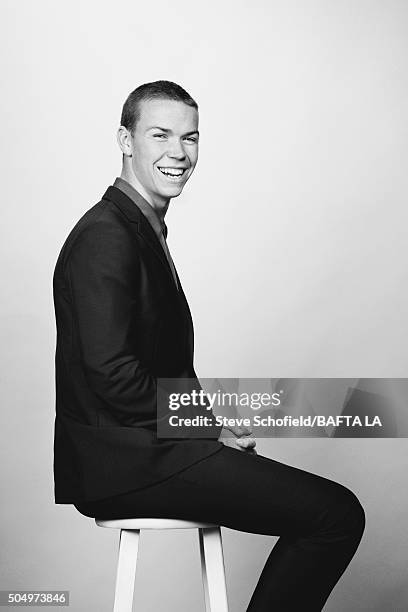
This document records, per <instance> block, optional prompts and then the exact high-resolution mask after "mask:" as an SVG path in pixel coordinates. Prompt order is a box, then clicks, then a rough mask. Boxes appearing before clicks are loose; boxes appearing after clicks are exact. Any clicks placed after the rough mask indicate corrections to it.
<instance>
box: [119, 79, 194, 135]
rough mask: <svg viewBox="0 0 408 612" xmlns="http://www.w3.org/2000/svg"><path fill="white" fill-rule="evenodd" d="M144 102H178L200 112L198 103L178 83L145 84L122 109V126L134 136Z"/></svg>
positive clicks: (132, 94) (157, 82) (134, 91)
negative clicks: (141, 104)
mask: <svg viewBox="0 0 408 612" xmlns="http://www.w3.org/2000/svg"><path fill="white" fill-rule="evenodd" d="M143 100H146V101H147V100H177V101H179V102H184V104H187V105H188V106H191V107H193V108H195V109H197V110H198V104H197V102H196V101H195V100H193V98H192V97H191V96H190V94H189V93H187V91H186V90H185V89H183V88H182V87H181V86H180V85H177V83H173V82H172V81H153V83H144V84H143V85H139V87H136V89H135V90H133V91H132V93H130V94H129V95H128V97H127V99H126V102H125V103H124V105H123V108H122V116H121V119H120V124H121V125H123V127H125V128H126V129H128V130H129V132H131V133H132V134H133V132H134V129H135V127H136V123H137V121H138V120H139V119H140V102H142V101H143Z"/></svg>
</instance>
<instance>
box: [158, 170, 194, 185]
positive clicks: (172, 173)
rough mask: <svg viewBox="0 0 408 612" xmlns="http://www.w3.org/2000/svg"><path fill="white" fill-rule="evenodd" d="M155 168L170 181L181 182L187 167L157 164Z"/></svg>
mask: <svg viewBox="0 0 408 612" xmlns="http://www.w3.org/2000/svg"><path fill="white" fill-rule="evenodd" d="M157 169H158V170H159V171H160V172H161V173H162V174H163V176H165V177H166V179H167V180H168V181H170V182H172V183H179V182H181V180H182V178H183V177H184V174H185V173H186V171H187V168H172V167H169V166H157Z"/></svg>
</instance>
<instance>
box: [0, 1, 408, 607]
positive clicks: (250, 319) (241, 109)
mask: <svg viewBox="0 0 408 612" xmlns="http://www.w3.org/2000/svg"><path fill="white" fill-rule="evenodd" d="M0 10H1V15H0V23H1V47H2V49H1V58H2V60H1V65H2V94H1V96H0V105H1V118H2V132H1V135H2V138H1V167H2V183H1V188H2V205H1V226H2V240H1V243H0V248H1V264H2V291H3V297H2V308H1V334H2V342H1V352H2V366H1V385H2V411H1V414H2V425H1V431H2V434H3V441H2V445H1V463H0V470H1V482H2V500H3V503H2V504H1V510H0V519H1V523H0V524H1V551H2V554H1V573H0V589H25V590H27V589H69V590H70V591H71V610H73V612H89V611H91V610H92V611H93V610H95V611H97V612H103V611H105V610H106V611H108V610H110V609H111V605H112V600H113V589H114V572H115V567H116V554H117V543H118V539H117V533H116V532H113V531H110V530H102V529H99V528H97V527H96V526H95V525H94V523H93V521H92V520H90V519H86V518H85V517H83V516H82V515H80V514H79V513H78V512H77V511H76V510H75V508H74V507H73V506H69V505H67V506H56V505H54V504H53V481H52V443H53V424H54V370H53V367H54V350H55V324H54V312H53V304H52V273H53V268H54V265H55V262H56V258H57V256H58V252H59V250H60V248H61V246H62V243H63V242H64V240H65V238H66V236H67V234H68V232H69V231H70V229H71V228H72V226H73V225H74V223H76V221H77V220H78V219H79V217H80V216H81V215H82V214H83V213H84V212H85V211H86V210H87V209H88V208H90V207H91V206H92V205H93V204H94V203H96V202H97V201H98V200H99V199H100V197H101V195H102V194H103V193H104V191H105V189H106V187H107V186H108V185H109V184H111V183H112V182H113V180H114V178H115V176H117V175H118V174H119V172H120V161H121V158H120V154H119V150H118V148H117V145H116V140H115V132H116V128H117V126H118V124H119V118H120V112H121V107H122V104H123V102H124V99H125V98H126V96H127V95H128V93H129V92H130V91H131V90H132V89H134V88H135V87H136V86H138V85H140V84H141V83H144V82H147V81H153V80H156V79H169V80H174V81H176V82H178V83H180V84H181V85H182V86H184V87H185V88H186V89H187V90H188V91H189V92H190V93H191V95H192V96H193V97H194V98H196V99H197V101H198V103H199V106H200V130H201V144H200V159H199V163H198V166H197V169H196V171H195V174H194V175H193V177H192V178H191V179H190V182H189V183H188V185H187V187H186V188H185V190H184V192H183V194H182V196H180V197H179V198H178V199H177V200H174V201H173V202H172V204H171V207H170V210H169V213H168V217H167V218H166V221H167V222H168V226H169V245H170V248H171V251H172V254H173V257H174V260H175V263H176V266H177V268H178V271H179V274H180V277H181V279H182V282H183V285H184V288H185V291H186V294H187V296H188V298H189V301H190V306H191V309H192V312H193V318H194V322H195V329H196V370H197V372H198V373H199V375H200V376H202V377H205V376H207V377H212V376H216V377H258V378H260V377H291V376H293V377H309V376H311V377H350V378H360V377H405V376H406V373H407V371H406V364H407V359H408V343H407V332H408V319H407V316H406V312H407V306H408V292H407V286H406V260H407V248H406V228H407V216H408V215H407V191H408V189H407V187H408V184H407V183H408V174H407V171H406V168H407V151H408V149H407V136H408V130H407V113H406V109H407V91H408V87H407V85H408V83H407V80H408V65H407V64H408V43H407V41H408V37H407V34H408V23H407V19H408V5H407V3H406V2H404V1H403V0H382V1H378V0H377V1H376V0H369V1H368V0H367V1H365V0H338V1H334V0H321V1H318V0H311V1H306V2H303V1H300V0H299V1H297V2H294V1H287V0H285V1H283V0H282V1H275V0H263V1H261V0H252V1H251V2H243V1H242V0H241V1H237V0H235V1H234V2H232V1H227V0H217V2H211V1H210V2H206V3H204V2H202V3H193V2H187V1H186V0H178V2H176V3H170V2H165V1H164V0H156V1H155V2H147V1H146V2H140V1H139V2H135V1H133V2H130V1H121V0H118V1H116V2H109V3H108V2H100V1H99V2H96V1H95V2H92V1H89V0H88V1H86V0H81V2H79V1H78V0H76V1H72V0H71V1H70V2H68V1H59V2H55V0H54V1H52V0H49V1H45V0H37V1H36V2H31V1H30V0H19V1H18V2H15V1H11V0H8V1H6V0H3V2H2V3H1V9H0ZM258 449H259V452H260V453H263V454H265V455H267V456H269V457H272V458H274V459H276V460H278V461H283V462H285V463H289V464H291V465H294V466H296V467H300V468H301V469H305V470H308V471H312V472H314V473H317V474H320V475H323V476H325V477H327V478H331V479H333V480H336V481H338V482H341V483H342V484H344V485H346V486H348V487H350V488H351V489H352V490H353V491H354V492H355V493H356V494H357V496H358V497H359V499H360V501H361V502H362V504H363V506H364V508H365V510H366V514H367V528H366V532H365V534H364V536H363V541H362V543H361V545H360V548H359V550H358V552H357V554H356V556H355V557H354V559H353V560H352V562H351V564H350V566H349V568H348V569H347V570H346V572H345V574H344V576H343V577H342V579H341V580H340V582H339V583H338V585H337V586H336V587H335V589H334V591H333V593H332V595H331V597H330V599H329V602H328V603H327V604H326V607H325V610H327V612H345V611H346V610H347V611H348V610H352V611H353V612H362V611H364V612H365V611H370V612H385V611H388V610H390V611H392V612H397V611H401V612H402V611H406V609H407V605H408V604H407V601H408V587H407V567H408V552H407V551H408V536H407V529H406V517H407V510H408V495H407V486H406V485H407V481H406V474H407V467H408V459H407V444H406V440H405V439H395V440H392V439H382V440H380V439H378V440H347V439H336V440H334V439H289V440H286V439H272V440H265V439H263V440H260V441H259V444H258ZM242 494H243V495H250V494H251V492H250V491H243V492H242ZM275 541H276V538H266V537H263V536H256V535H248V534H242V533H238V532H234V531H230V530H224V542H225V558H226V568H227V579H228V588H229V597H230V604H231V610H232V611H233V612H235V611H237V612H242V611H244V610H245V609H246V605H247V603H248V601H249V598H250V595H251V592H252V590H253V588H254V586H255V583H256V580H257V576H258V575H259V573H260V571H261V568H262V566H263V563H264V561H265V559H266V556H267V554H268V553H269V551H270V549H271V547H272V545H273V544H274V542H275ZM136 604H137V605H136ZM135 609H138V610H141V611H142V612H160V611H162V610H166V612H172V611H175V610H186V611H189V612H190V611H192V612H196V611H197V612H201V611H203V610H204V604H203V595H202V591H201V587H200V571H199V558H198V544H197V541H196V536H195V534H194V533H182V532H177V533H170V534H147V535H145V536H144V538H143V540H142V548H141V558H140V565H139V567H138V576H137V583H136V600H135Z"/></svg>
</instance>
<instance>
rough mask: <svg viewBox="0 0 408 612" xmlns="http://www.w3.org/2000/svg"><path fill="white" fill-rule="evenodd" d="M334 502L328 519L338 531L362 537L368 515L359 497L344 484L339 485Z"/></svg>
mask: <svg viewBox="0 0 408 612" xmlns="http://www.w3.org/2000/svg"><path fill="white" fill-rule="evenodd" d="M338 487H339V488H338V489H337V493H336V496H335V501H334V503H332V504H331V506H330V509H329V510H328V513H327V516H326V521H327V523H328V524H330V525H331V526H332V527H334V528H335V529H336V531H341V532H343V533H350V534H353V535H355V537H356V538H361V536H362V535H363V532H364V529H365V525H366V515H365V511H364V508H363V506H362V505H361V502H360V500H359V499H358V497H357V496H356V495H355V493H353V491H351V490H350V489H348V488H347V487H344V486H343V485H338Z"/></svg>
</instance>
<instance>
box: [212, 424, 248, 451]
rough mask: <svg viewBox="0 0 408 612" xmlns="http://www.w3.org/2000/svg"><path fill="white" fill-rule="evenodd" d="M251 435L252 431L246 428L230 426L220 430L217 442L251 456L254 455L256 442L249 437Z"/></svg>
mask: <svg viewBox="0 0 408 612" xmlns="http://www.w3.org/2000/svg"><path fill="white" fill-rule="evenodd" d="M251 433H252V431H251V430H250V429H248V428H247V427H240V426H238V425H232V426H230V427H223V428H222V430H221V434H220V437H219V438H218V440H219V441H220V442H222V443H223V444H225V446H230V447H231V448H235V449H236V450H240V451H245V452H247V453H249V454H251V455H256V450H255V446H256V442H255V438H251V437H249V436H250V435H251ZM231 434H232V435H231Z"/></svg>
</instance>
